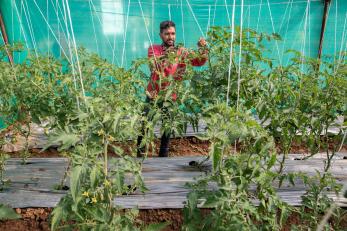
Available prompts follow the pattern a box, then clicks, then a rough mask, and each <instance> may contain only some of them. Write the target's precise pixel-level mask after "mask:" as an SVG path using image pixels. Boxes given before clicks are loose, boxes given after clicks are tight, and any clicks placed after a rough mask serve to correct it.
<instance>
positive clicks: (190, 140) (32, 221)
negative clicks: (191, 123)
mask: <svg viewBox="0 0 347 231" xmlns="http://www.w3.org/2000/svg"><path fill="white" fill-rule="evenodd" d="M158 144H159V140H157V141H156V146H158ZM118 145H120V146H122V147H124V148H125V149H126V152H128V153H129V147H132V148H134V144H133V143H132V142H129V143H126V144H118ZM208 147H209V142H208V141H201V140H198V139H197V138H195V137H186V138H175V139H172V140H171V143H170V156H188V155H189V156H192V155H208ZM342 151H344V152H345V151H347V145H344V146H343V149H342ZM306 152H307V148H305V147H304V146H303V145H300V144H293V146H292V149H291V153H306ZM31 153H32V157H60V154H59V152H58V151H57V150H56V149H55V148H50V149H48V150H46V151H44V152H41V150H39V149H33V150H31ZM155 153H157V152H155ZM110 154H111V155H112V153H110ZM19 156H20V153H18V152H17V153H11V157H19ZM149 156H150V157H151V154H150V155H149ZM51 211H52V208H24V209H19V208H17V209H16V212H17V213H19V214H21V215H22V217H23V218H22V219H20V220H12V221H0V231H2V230H6V231H36V230H40V231H41V230H42V231H43V230H50V229H49V214H50V213H51ZM207 213H208V211H207ZM139 219H140V220H141V221H143V222H144V223H145V224H150V223H159V222H165V221H169V222H170V225H169V226H168V227H167V229H165V230H166V231H171V230H180V227H181V226H182V223H183V212H182V210H181V209H152V210H140V215H139ZM345 220H347V218H345ZM298 222H299V218H298V216H295V215H293V216H291V217H290V219H289V221H288V224H297V223H298ZM288 227H290V225H287V226H286V228H285V229H284V230H289V229H288Z"/></svg>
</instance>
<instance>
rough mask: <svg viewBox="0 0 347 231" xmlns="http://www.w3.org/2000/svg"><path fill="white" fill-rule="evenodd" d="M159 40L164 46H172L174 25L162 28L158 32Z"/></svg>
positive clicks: (174, 39)
mask: <svg viewBox="0 0 347 231" xmlns="http://www.w3.org/2000/svg"><path fill="white" fill-rule="evenodd" d="M159 35H160V38H161V40H163V43H164V44H166V46H174V45H175V41H176V29H175V27H169V28H167V29H164V30H163V31H162V32H161V33H160V34H159Z"/></svg>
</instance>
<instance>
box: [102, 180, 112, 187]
mask: <svg viewBox="0 0 347 231" xmlns="http://www.w3.org/2000/svg"><path fill="white" fill-rule="evenodd" d="M104 185H105V187H109V186H111V182H109V181H108V180H106V179H105V181H104Z"/></svg>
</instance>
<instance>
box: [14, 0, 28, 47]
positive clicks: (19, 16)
mask: <svg viewBox="0 0 347 231" xmlns="http://www.w3.org/2000/svg"><path fill="white" fill-rule="evenodd" d="M13 3H14V8H15V10H16V13H17V17H18V20H19V24H20V30H19V32H20V34H19V36H20V37H22V33H23V37H24V42H25V46H26V47H27V48H28V40H27V37H26V35H25V30H24V28H23V22H22V14H19V11H18V7H17V3H16V1H15V0H13Z"/></svg>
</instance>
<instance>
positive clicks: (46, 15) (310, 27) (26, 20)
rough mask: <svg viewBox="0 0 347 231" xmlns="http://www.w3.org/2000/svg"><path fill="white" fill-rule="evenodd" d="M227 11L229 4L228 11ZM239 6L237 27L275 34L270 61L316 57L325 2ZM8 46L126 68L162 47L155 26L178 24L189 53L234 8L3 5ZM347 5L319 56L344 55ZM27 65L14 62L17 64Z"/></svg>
mask: <svg viewBox="0 0 347 231" xmlns="http://www.w3.org/2000/svg"><path fill="white" fill-rule="evenodd" d="M226 3H227V4H226ZM241 3H242V2H241V0H237V1H236V7H235V15H234V19H235V25H240V24H241V23H240V22H241V11H242V10H243V17H242V22H243V27H247V28H253V29H256V30H257V31H261V32H267V33H272V32H276V33H278V34H280V35H281V36H282V38H283V41H282V42H278V43H277V44H275V43H271V45H269V47H268V48H269V49H270V54H269V55H270V56H271V57H272V58H274V59H276V60H277V61H278V62H280V63H282V64H284V65H285V64H286V63H288V56H286V54H285V51H286V50H288V49H295V50H299V51H301V52H302V53H304V54H305V55H309V56H312V57H316V56H317V53H318V46H319V37H320V30H321V24H322V17H323V16H322V15H323V9H324V1H322V0H310V1H306V0H288V1H283V0H244V1H243V4H241ZM0 7H1V11H2V12H3V16H4V20H5V24H6V28H7V33H8V37H9V40H10V41H11V42H14V41H22V42H24V43H25V44H26V46H27V47H28V48H30V49H33V51H35V52H37V53H51V54H54V55H55V56H56V57H59V56H62V55H63V56H64V55H65V56H69V55H70V53H71V52H73V50H72V49H71V48H72V47H73V46H74V45H75V44H76V45H77V46H83V47H86V48H87V49H88V50H90V51H92V52H96V53H98V54H99V55H100V56H102V57H104V58H107V59H108V60H109V61H110V62H112V63H114V64H116V65H118V66H124V67H128V66H129V65H130V64H131V62H132V60H134V59H136V58H138V57H144V56H146V54H147V48H148V46H149V45H150V44H151V43H160V42H161V41H160V38H159V36H158V33H159V23H160V22H161V21H163V20H167V19H171V20H173V21H174V22H176V26H177V42H181V43H184V44H185V46H187V47H192V48H194V47H195V46H196V42H197V40H198V39H199V37H201V36H206V32H207V30H208V28H209V26H213V25H219V26H230V24H231V21H232V17H233V1H224V0H171V1H169V0H160V1H159V0H113V1H112V0H83V1H82V0H68V1H66V0H7V1H1V3H0ZM346 11H347V1H345V0H333V1H332V2H331V7H330V10H329V16H328V21H327V30H326V33H325V41H324V49H323V53H324V54H334V53H336V52H338V51H340V50H343V49H345V47H343V46H344V44H345V43H346V42H345V41H346V35H345V34H347V33H343V31H344V30H345V29H346V28H345V27H346V24H345V19H346ZM23 58H24V57H21V56H20V55H18V54H17V55H16V57H15V59H16V61H21V60H22V59H23Z"/></svg>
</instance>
